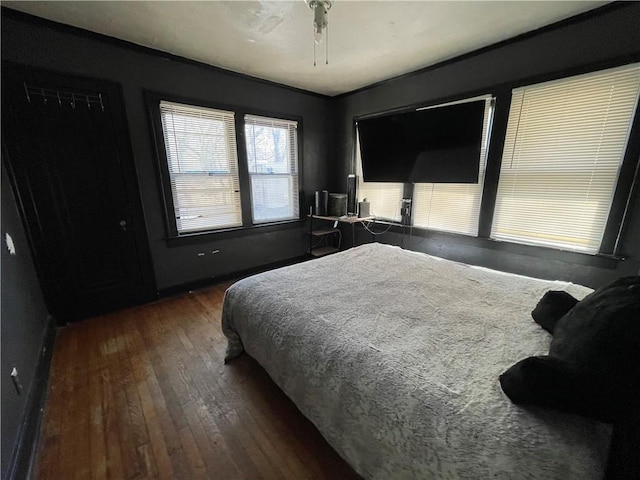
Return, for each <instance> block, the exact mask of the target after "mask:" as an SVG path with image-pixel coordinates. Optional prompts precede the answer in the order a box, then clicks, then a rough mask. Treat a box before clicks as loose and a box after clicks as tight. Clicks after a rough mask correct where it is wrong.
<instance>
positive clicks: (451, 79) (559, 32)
mask: <svg viewBox="0 0 640 480" xmlns="http://www.w3.org/2000/svg"><path fill="white" fill-rule="evenodd" d="M639 20H640V4H639V3H633V2H614V3H613V4H610V5H607V6H605V7H602V8H601V9H598V10H597V11H595V12H592V13H589V14H585V15H583V16H579V17H577V18H576V19H569V20H567V21H565V22H560V23H559V24H557V25H552V26H550V27H545V28H543V29H541V30H539V31H535V32H531V33H530V34H526V35H524V36H522V37H518V38H516V39H513V40H511V41H507V42H503V43H501V44H498V45H495V46H490V47H487V48H485V49H482V50H479V51H478V52H472V53H470V54H468V55H465V56H463V57H460V58H458V59H452V60H448V61H446V62H443V63H442V64H439V65H435V66H433V67H428V68H425V69H423V70H421V71H417V72H414V73H411V74H407V75H404V76H401V77H397V78H394V79H390V80H387V81H385V82H381V83H380V84H376V85H373V86H370V87H367V88H364V89H361V90H359V91H355V92H352V93H350V94H345V95H342V96H340V97H336V98H335V99H334V110H335V112H336V128H335V132H336V133H335V135H336V138H335V156H336V158H337V168H336V177H337V178H342V177H344V176H346V174H347V173H348V171H349V170H350V169H351V164H352V161H353V146H354V141H355V138H354V132H353V122H354V119H355V118H358V117H361V116H365V115H371V114H375V113H380V112H385V111H389V110H393V109H398V108H409V107H411V106H418V105H430V104H434V103H438V102H441V101H451V100H455V99H462V98H468V97H472V96H474V95H480V94H486V93H492V92H496V91H504V90H505V89H508V90H510V89H511V88H515V87H516V86H521V85H523V84H528V83H538V82H541V81H545V80H550V79H552V78H561V77H562V76H567V75H571V74H576V73H577V72H584V71H589V69H600V68H608V67H613V66H617V65H623V64H626V63H629V62H637V61H639V59H640V29H638V28H637V26H638V21H639ZM550 52H553V54H550ZM633 138H634V139H635V137H633ZM634 142H635V140H634ZM636 143H637V142H636ZM636 175H637V173H636ZM638 190H640V187H639V186H638V179H636V185H635V191H634V192H633V193H632V196H631V197H630V203H629V209H628V211H627V215H626V218H625V221H624V225H623V229H622V234H621V236H620V239H619V243H618V246H619V247H618V250H617V256H619V257H622V259H605V258H596V259H589V258H588V257H590V256H589V255H582V257H580V255H578V254H574V253H573V252H570V253H563V252H562V251H560V250H552V249H547V248H541V247H532V248H527V247H526V246H523V245H516V244H511V245H508V244H507V245H505V244H506V243H507V242H495V241H491V240H489V239H487V238H474V237H463V236H461V235H454V234H446V233H439V232H435V231H426V230H425V231H423V232H422V234H416V229H414V232H413V235H412V238H409V235H405V236H404V237H403V235H402V234H400V233H398V230H397V229H396V231H395V233H394V231H393V229H392V231H391V232H390V233H388V234H385V235H381V236H379V237H375V239H376V240H377V241H381V242H384V243H391V244H395V245H402V246H404V247H405V248H409V249H415V250H417V251H422V252H425V253H429V254H433V255H439V256H443V257H445V258H448V259H451V260H455V261H461V262H465V263H469V264H474V265H481V266H485V267H488V268H493V269H497V270H503V271H507V272H511V273H517V274H522V275H529V276H533V277H538V278H544V279H552V280H556V279H557V280H566V281H572V282H575V283H581V284H583V285H587V286H589V287H592V288H597V287H598V286H601V285H603V284H606V283H608V282H610V281H612V280H614V279H616V278H618V277H620V276H627V275H636V274H638V272H640V199H639V197H640V193H639V192H638ZM485 227H486V226H485ZM380 229H381V228H378V230H380ZM489 229H490V225H489ZM358 240H359V241H360V242H369V241H371V240H372V236H371V235H370V234H368V233H367V232H364V231H362V230H361V231H359V232H358Z"/></svg>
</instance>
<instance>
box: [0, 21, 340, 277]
mask: <svg viewBox="0 0 640 480" xmlns="http://www.w3.org/2000/svg"><path fill="white" fill-rule="evenodd" d="M3 13H5V15H3V18H2V58H3V60H11V61H15V62H19V63H22V64H26V65H29V66H34V67H40V68H45V69H49V70H56V71H59V72H63V73H71V74H77V75H81V76H86V77H94V78H101V79H107V80H111V81H115V82H118V83H119V84H121V86H122V91H123V95H124V100H125V107H126V112H127V118H128V122H129V131H130V136H131V145H132V148H133V154H134V158H135V166H136V170H137V173H138V181H139V184H140V194H141V197H142V204H143V208H144V211H145V218H146V226H147V233H148V237H149V248H150V251H151V256H152V261H153V266H154V270H155V275H156V280H157V286H158V289H164V288H168V287H171V286H175V285H180V284H183V283H188V282H191V281H196V280H201V279H206V278H210V277H212V276H220V275H224V274H228V273H232V272H238V271H242V270H245V269H251V268H255V267H257V266H260V265H267V264H269V263H273V262H279V261H283V260H286V259H291V258H294V257H297V256H300V255H303V254H304V253H305V251H306V246H307V238H306V233H305V232H306V229H305V227H304V224H303V223H301V224H300V225H299V226H298V228H284V229H282V230H278V231H275V232H273V231H270V232H269V233H264V229H263V230H261V229H260V228H256V229H255V231H254V232H252V233H251V234H250V235H241V236H238V237H232V238H229V237H228V236H224V239H216V238H213V239H209V240H207V241H205V242H202V243H198V244H196V245H186V246H185V245H180V246H174V247H169V246H168V245H167V243H166V241H165V240H164V238H165V236H166V230H165V225H164V216H163V210H162V207H161V197H160V186H159V183H158V175H157V169H156V157H155V151H154V146H153V141H152V135H151V128H150V124H149V121H148V117H147V111H146V104H145V99H144V94H143V91H144V90H151V91H157V92H161V93H170V94H173V95H176V96H181V97H185V98H192V99H201V100H203V101H208V102H213V103H221V104H225V105H230V106H237V107H243V108H247V109H250V110H253V111H256V112H259V113H260V112H273V113H277V114H280V115H283V116H294V117H301V118H302V128H303V138H302V142H303V155H302V158H301V159H300V162H301V172H302V179H303V182H302V186H301V188H302V190H303V191H304V192H306V195H305V198H308V199H309V200H310V199H311V192H313V191H315V190H318V189H323V188H326V186H327V184H328V182H329V178H330V177H329V172H328V171H327V169H326V168H325V166H326V164H327V161H328V158H329V155H330V153H331V151H332V145H331V133H332V132H331V130H330V123H331V122H330V120H331V115H330V112H331V111H330V103H329V101H328V100H327V99H326V98H325V97H321V96H318V95H314V94H310V93H305V92H301V91H296V90H293V89H289V88H284V87H281V86H278V85H275V84H271V83H268V82H262V81H257V80H253V79H250V78H248V77H243V76H240V75H236V74H232V73H227V72H225V71H222V70H219V69H213V68H208V67H205V66H202V65H198V64H194V63H189V62H183V61H180V60H176V59H171V58H168V57H166V58H163V57H160V56H157V55H151V54H149V53H148V52H146V51H143V50H142V49H137V48H129V47H128V46H125V45H122V44H121V43H118V42H112V41H105V40H104V39H101V38H99V37H97V36H95V35H84V34H79V33H78V32H77V31H74V30H73V29H69V28H60V27H58V26H52V24H48V23H46V22H44V21H42V22H40V21H37V22H32V21H30V20H26V21H25V20H23V18H22V17H21V16H19V15H15V14H13V13H11V12H9V13H11V14H10V15H7V11H6V10H5V11H4V12H3ZM303 208H305V207H304V206H303ZM303 211H306V208H305V209H304V210H303ZM214 250H219V251H220V253H218V254H216V255H213V254H211V252H212V251H214ZM200 252H204V253H205V255H204V256H198V253H200Z"/></svg>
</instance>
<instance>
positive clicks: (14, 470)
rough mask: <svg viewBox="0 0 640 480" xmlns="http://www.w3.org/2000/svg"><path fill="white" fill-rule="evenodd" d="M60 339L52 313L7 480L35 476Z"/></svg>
mask: <svg viewBox="0 0 640 480" xmlns="http://www.w3.org/2000/svg"><path fill="white" fill-rule="evenodd" d="M55 338H56V323H55V321H54V319H53V318H52V317H51V316H49V318H48V321H47V327H46V328H45V332H44V336H43V341H42V350H41V351H40V356H39V358H38V365H37V366H36V373H35V376H34V378H33V383H32V385H31V390H30V391H29V398H28V399H27V407H26V410H25V415H24V418H23V419H22V422H21V424H20V430H19V431H18V436H17V439H16V443H15V446H14V448H13V452H12V454H11V459H10V460H9V467H8V468H7V473H8V475H7V479H10V480H18V479H25V478H32V476H33V473H34V472H33V468H34V466H35V458H36V452H37V447H38V441H39V438H40V425H41V424H42V414H43V412H44V405H45V401H46V398H47V386H48V385H49V369H50V367H51V359H52V357H53V344H54V342H55Z"/></svg>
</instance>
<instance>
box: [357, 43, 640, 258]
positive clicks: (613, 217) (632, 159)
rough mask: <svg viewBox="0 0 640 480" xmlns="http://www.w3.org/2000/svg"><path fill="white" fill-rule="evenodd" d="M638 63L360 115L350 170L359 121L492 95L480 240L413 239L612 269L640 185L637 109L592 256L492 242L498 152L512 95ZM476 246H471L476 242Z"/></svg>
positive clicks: (604, 65) (636, 58)
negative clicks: (493, 248)
mask: <svg viewBox="0 0 640 480" xmlns="http://www.w3.org/2000/svg"><path fill="white" fill-rule="evenodd" d="M638 62H640V54H634V55H627V56H624V57H620V58H615V59H610V60H607V61H605V62H597V63H593V64H589V65H584V66H580V67H575V68H571V69H566V70H562V71H558V72H554V73H551V74H544V75H537V76H534V77H529V78H525V79H519V80H517V81H512V82H504V83H502V84H499V85H496V86H494V87H490V88H484V89H477V90H472V91H470V92H462V93H459V94H456V95H450V96H446V97H443V98H437V99H433V100H429V101H428V102H421V103H415V104H412V105H407V106H402V107H397V108H393V109H389V110H385V111H379V112H375V113H369V114H365V115H359V116H356V117H354V118H353V121H352V138H353V145H352V156H351V158H352V161H351V166H352V169H353V168H355V163H354V162H355V160H356V157H355V151H356V145H355V139H356V128H357V127H356V124H357V122H358V120H362V119H365V118H374V117H378V116H381V115H389V114H391V113H401V112H405V111H411V110H414V109H416V108H422V107H429V106H435V105H439V104H443V103H448V102H454V101H458V100H461V99H465V98H473V97H475V96H480V95H484V94H488V95H491V96H493V97H494V98H495V106H494V113H493V124H492V126H491V134H490V136H489V149H488V152H487V165H486V171H485V178H484V185H483V190H482V202H481V205H480V218H479V226H478V235H477V236H475V237H474V236H470V235H460V234H455V233H447V232H440V231H437V230H432V229H426V228H423V227H412V228H413V231H414V235H415V234H418V235H419V236H425V237H428V236H431V235H437V236H438V237H439V238H451V239H452V240H453V241H456V242H458V243H460V242H461V241H462V239H463V238H464V239H465V241H462V243H468V242H471V243H473V244H477V245H479V246H484V247H486V246H487V245H493V244H496V248H497V249H499V250H508V251H517V252H525V253H526V254H529V255H535V256H540V257H542V258H552V259H558V257H559V256H561V257H562V258H566V259H568V261H570V262H572V263H581V264H588V265H594V266H607V267H609V268H615V265H616V263H617V262H618V261H620V260H624V257H623V255H624V252H621V251H620V250H619V240H620V238H621V236H622V234H623V231H624V227H625V222H624V221H625V218H626V214H627V211H628V208H629V203H630V200H631V197H632V195H633V194H634V191H635V190H638V189H640V185H639V184H637V182H636V181H635V177H636V176H637V175H638V172H639V171H640V104H639V105H638V108H636V111H635V114H634V117H633V119H632V122H631V130H630V135H629V139H628V143H627V146H626V150H625V153H624V157H623V160H622V163H621V165H620V171H619V174H618V180H617V181H616V186H615V191H614V195H613V198H612V201H611V208H610V211H609V216H608V218H607V222H606V226H605V231H604V234H603V236H602V242H601V245H600V249H599V250H598V252H597V253H595V254H590V253H583V252H574V251H568V250H562V249H558V248H553V247H544V246H536V245H526V244H521V243H517V242H506V241H502V240H494V239H492V238H490V236H491V228H492V225H493V215H494V211H495V202H496V197H497V191H498V181H499V179H500V168H501V163H502V153H503V149H504V142H505V135H506V131H507V122H508V119H509V111H510V108H511V96H512V90H514V89H516V88H520V87H526V86H528V85H534V84H537V83H542V82H547V81H552V80H560V79H563V78H567V77H572V76H575V75H580V74H585V73H591V72H597V71H599V70H606V69H609V68H615V67H621V66H624V65H629V64H632V63H638ZM404 194H405V198H413V195H412V194H413V184H410V183H406V184H405V188H404ZM474 242H475V243H474Z"/></svg>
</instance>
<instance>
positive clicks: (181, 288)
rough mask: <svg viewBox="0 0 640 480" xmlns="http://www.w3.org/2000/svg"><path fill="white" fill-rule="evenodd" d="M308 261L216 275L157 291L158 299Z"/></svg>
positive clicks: (303, 257)
mask: <svg viewBox="0 0 640 480" xmlns="http://www.w3.org/2000/svg"><path fill="white" fill-rule="evenodd" d="M306 260H308V257H307V256H306V255H303V256H299V257H294V258H290V259H287V260H282V261H279V262H273V263H268V264H266V265H260V266H258V267H254V268H247V269H245V270H240V271H239V272H231V273H225V274H223V275H217V276H215V277H212V278H206V279H203V280H196V281H194V282H187V283H181V284H180V285H174V286H172V287H168V288H163V289H161V290H159V291H158V298H167V297H173V296H176V295H180V294H183V293H186V292H192V291H194V290H199V289H202V288H207V287H212V286H214V285H218V284H220V283H223V282H227V281H229V280H239V279H241V278H245V277H248V276H250V275H255V274H256V273H262V272H267V271H269V270H273V269H274V268H280V267H287V266H289V265H294V264H296V263H301V262H304V261H306Z"/></svg>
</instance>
